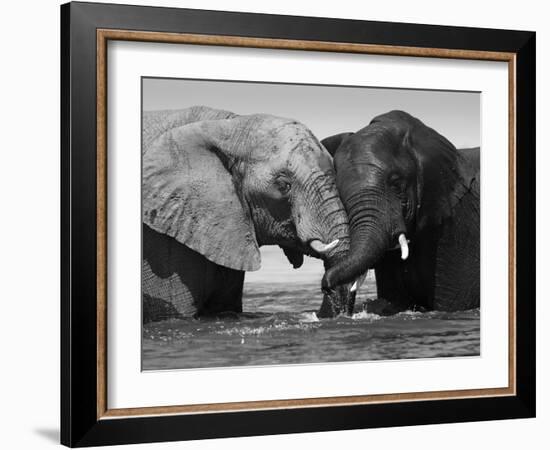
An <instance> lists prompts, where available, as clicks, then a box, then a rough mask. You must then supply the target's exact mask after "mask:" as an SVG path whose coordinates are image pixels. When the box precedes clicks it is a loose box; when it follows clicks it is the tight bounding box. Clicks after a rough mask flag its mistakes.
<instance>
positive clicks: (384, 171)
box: [141, 77, 480, 370]
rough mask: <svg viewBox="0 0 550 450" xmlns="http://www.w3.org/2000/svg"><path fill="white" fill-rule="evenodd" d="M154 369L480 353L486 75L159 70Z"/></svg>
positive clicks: (146, 363)
mask: <svg viewBox="0 0 550 450" xmlns="http://www.w3.org/2000/svg"><path fill="white" fill-rule="evenodd" d="M141 89H142V136H141V139H142V218H143V224H142V301H143V304H142V321H143V328H142V370H165V369H193V368H194V369H197V368H211V367H232V366H265V365H275V364H284V365H288V364H315V363H329V362H354V361H372V360H403V359H415V358H443V357H444V358H450V357H475V356H479V355H480V148H479V145H480V93H479V92H464V91H440V90H413V89H396V88H379V87H377V88H371V87H363V86H326V85H302V84H284V83H259V82H247V81H218V80H197V79H172V78H153V77H143V78H142V86H141Z"/></svg>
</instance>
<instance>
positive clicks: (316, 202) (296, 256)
mask: <svg viewBox="0 0 550 450" xmlns="http://www.w3.org/2000/svg"><path fill="white" fill-rule="evenodd" d="M143 152H144V155H143V221H144V223H145V224H146V225H147V226H149V227H150V228H152V229H153V230H155V231H157V232H159V233H162V234H166V235H169V236H171V237H173V238H174V239H176V240H177V241H179V242H180V243H182V244H184V245H186V246H187V247H189V248H191V249H193V250H195V251H196V252H199V253H200V254H202V255H203V256H204V257H206V258H207V259H208V260H210V261H212V262H214V263H216V264H219V265H222V266H225V267H229V268H231V269H235V270H241V271H251V270H257V269H259V268H260V252H259V247H260V246H261V245H270V244H276V245H279V246H281V247H282V248H283V250H284V252H285V254H286V255H287V257H288V259H289V260H290V262H291V263H292V264H293V266H294V267H300V266H301V265H302V262H303V255H304V254H308V255H311V256H314V257H319V258H322V259H324V260H325V267H331V266H332V265H334V264H335V263H336V262H337V261H339V260H340V259H341V258H342V256H343V255H344V254H346V253H347V251H348V249H349V235H348V221H347V215H346V213H345V211H344V208H343V205H342V203H341V201H340V198H339V196H338V194H337V190H336V185H335V177H334V172H333V165H332V158H331V156H330V154H329V153H328V152H327V151H326V149H324V147H323V146H322V145H321V144H320V142H319V141H318V140H317V139H316V138H315V137H314V136H313V134H312V133H311V132H310V131H309V129H308V128H306V127H305V126H304V125H302V124H301V123H299V122H297V121H295V120H291V119H285V118H280V117H275V116H271V115H267V114H254V115H248V116H238V115H236V114H233V113H230V112H227V111H220V110H214V109H210V108H206V107H193V108H189V109H186V110H182V111H169V112H156V113H149V114H147V115H146V116H145V117H144V124H143Z"/></svg>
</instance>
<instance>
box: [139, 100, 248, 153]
mask: <svg viewBox="0 0 550 450" xmlns="http://www.w3.org/2000/svg"><path fill="white" fill-rule="evenodd" d="M233 117H237V115H236V114H234V113H232V112H230V111H225V110H223V109H215V108H209V107H208V106H191V107H190V108H185V109H170V110H162V111H145V112H144V113H143V117H142V139H143V150H144V151H145V150H146V149H147V148H149V146H150V145H151V143H152V142H153V141H154V140H155V139H158V138H159V136H162V135H163V134H164V133H165V132H167V131H168V130H173V129H174V128H178V127H181V126H183V125H187V124H189V123H193V122H200V121H203V120H220V119H230V118H233Z"/></svg>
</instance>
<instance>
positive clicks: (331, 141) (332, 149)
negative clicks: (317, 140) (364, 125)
mask: <svg viewBox="0 0 550 450" xmlns="http://www.w3.org/2000/svg"><path fill="white" fill-rule="evenodd" d="M352 134H353V133H339V134H335V135H333V136H329V137H326V138H324V139H323V140H322V141H321V144H323V146H324V147H325V148H326V149H327V150H328V152H329V153H330V155H331V156H332V157H333V158H334V154H335V153H336V150H338V147H340V145H341V144H342V142H343V141H344V139H346V138H347V137H349V136H351V135H352Z"/></svg>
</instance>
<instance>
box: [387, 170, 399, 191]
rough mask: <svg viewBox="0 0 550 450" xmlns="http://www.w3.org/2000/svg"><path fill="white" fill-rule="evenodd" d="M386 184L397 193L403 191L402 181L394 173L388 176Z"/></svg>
mask: <svg viewBox="0 0 550 450" xmlns="http://www.w3.org/2000/svg"><path fill="white" fill-rule="evenodd" d="M388 182H389V185H390V186H391V187H392V189H394V190H396V191H397V192H401V191H402V190H403V180H402V179H401V177H400V176H399V175H397V174H395V173H394V174H392V175H390V177H389V180H388Z"/></svg>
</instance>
